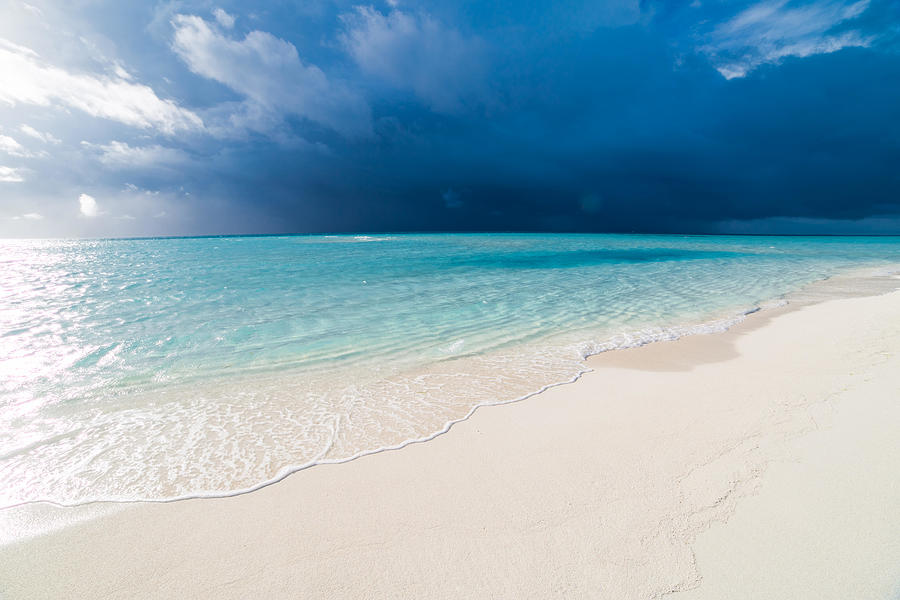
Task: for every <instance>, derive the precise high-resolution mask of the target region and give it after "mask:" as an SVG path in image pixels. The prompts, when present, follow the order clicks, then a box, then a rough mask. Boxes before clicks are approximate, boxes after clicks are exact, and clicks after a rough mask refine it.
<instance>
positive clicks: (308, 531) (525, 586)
mask: <svg viewBox="0 0 900 600" xmlns="http://www.w3.org/2000/svg"><path fill="white" fill-rule="evenodd" d="M894 287H896V286H894ZM898 350H900V293H897V292H893V293H887V294H881V295H875V296H869V297H853V298H843V299H834V300H829V301H825V302H819V303H810V302H806V303H804V302H795V303H792V304H789V305H788V306H785V307H781V308H773V309H769V310H765V311H761V312H759V313H756V314H753V315H750V316H749V317H748V318H746V319H745V320H744V321H743V322H741V323H739V324H738V325H736V326H734V327H732V328H731V329H730V330H728V331H727V332H724V333H716V334H711V335H694V336H688V337H684V338H681V339H679V340H676V341H670V342H660V343H654V344H650V345H647V346H644V347H640V348H634V349H627V350H619V351H615V352H607V353H603V354H600V355H597V356H594V357H592V358H590V359H588V366H589V367H590V368H591V371H590V372H588V373H586V374H585V375H584V376H582V377H581V378H580V379H579V380H578V381H577V382H575V383H572V384H570V385H562V386H558V387H554V388H551V389H549V390H547V391H545V392H544V393H541V394H539V395H537V396H534V397H531V398H528V399H526V400H524V401H521V402H518V403H512V404H506V405H503V406H491V407H482V408H480V409H478V410H477V411H476V412H475V413H474V414H473V415H472V416H471V417H470V418H469V419H468V420H466V421H463V422H460V423H457V424H456V425H454V426H453V427H452V428H451V429H450V431H449V432H448V433H446V434H444V435H440V436H438V437H436V438H435V439H433V440H431V441H428V442H426V443H418V444H411V445H408V446H406V447H405V448H402V449H400V450H395V451H386V452H381V453H376V454H372V455H368V456H364V457H361V458H359V459H357V460H354V461H351V462H348V463H344V464H335V465H318V466H315V467H313V468H310V469H307V470H304V471H301V472H299V473H296V474H294V475H292V476H290V477H287V478H286V479H284V480H283V481H281V482H279V483H277V484H274V485H271V486H268V487H265V488H263V489H260V490H258V491H256V492H253V493H249V494H243V495H238V496H234V497H228V498H218V499H196V500H184V501H177V502H170V503H131V504H128V503H126V504H109V505H87V506H84V507H74V508H60V507H53V506H49V505H46V504H27V505H23V506H20V507H15V508H11V509H6V510H5V511H3V515H2V518H3V523H5V527H6V528H7V530H8V531H13V530H14V533H13V534H12V535H7V536H5V537H6V538H12V539H6V543H5V544H4V545H3V546H2V547H0V592H2V594H0V595H2V597H3V598H8V599H18V598H61V597H70V598H76V597H78V598H153V597H191V598H245V597H256V596H265V597H270V598H292V597H304V598H336V597H340V598H397V597H433V598H459V597H494V598H547V597H572V598H658V597H662V596H666V595H668V594H675V595H674V596H673V597H676V598H677V597H684V598H722V597H728V598H743V597H747V598H750V597H766V598H797V597H810V598H812V597H815V598H848V597H853V598H894V597H896V593H897V590H898V586H900V530H898V522H897V520H896V518H895V515H896V514H897V511H898V510H900V486H898V484H897V480H896V477H895V474H896V473H897V472H900V471H898V469H900V444H897V440H896V431H898V425H900V402H898V398H900V354H898ZM48 524H49V525H48ZM42 527H43V528H44V530H43V532H42V533H37V534H35V533H34V532H35V531H40V530H41V528H42ZM30 532H31V533H30Z"/></svg>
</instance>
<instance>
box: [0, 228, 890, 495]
mask: <svg viewBox="0 0 900 600" xmlns="http://www.w3.org/2000/svg"><path fill="white" fill-rule="evenodd" d="M896 263H900V241H898V239H896V238H742V237H682V236H587V235H583V236H579V235H571V236H568V235H567V236H561V235H552V236H551V235H420V236H416V235H402V236H400V235H369V236H296V237H291V236H286V237H231V238H187V239H137V240H90V241H4V242H0V265H2V271H0V356H2V360H0V505H4V506H6V505H11V504H15V503H18V502H23V501H30V500H37V499H49V500H54V501H57V502H61V503H78V502H85V501H89V500H93V499H118V500H124V499H138V498H140V499H163V498H173V497H182V496H186V495H196V494H224V493H228V492H230V491H234V490H240V489H246V488H251V487H253V486H256V485H259V484H260V483H262V482H265V481H268V480H271V479H273V478H276V477H278V476H279V475H281V474H284V473H286V472H288V471H289V470H291V469H295V468H297V467H300V466H303V465H307V464H311V463H316V462H323V461H338V460H344V459H347V458H349V457H352V456H355V455H358V454H360V453H365V452H369V451H372V450H375V449H378V448H382V447H393V446H397V445H401V444H403V443H404V442H406V441H409V440H414V439H420V438H425V437H428V436H430V435H433V434H435V433H436V432H439V431H442V430H443V429H444V428H445V427H446V425H447V423H448V422H451V421H454V420H458V419H460V418H464V417H465V416H466V415H467V414H468V413H469V411H471V409H472V408H473V407H474V406H477V405H479V404H490V403H495V402H503V401H510V400H514V399H516V398H520V397H523V396H526V395H528V394H530V393H533V392H535V391H538V390H540V389H541V388H543V387H545V386H548V385H552V384H556V383H560V382H564V381H568V380H571V379H572V378H574V377H577V376H578V374H579V373H581V372H582V371H583V369H584V362H583V358H584V356H586V355H587V354H590V353H594V352H598V351H603V350H607V349H612V348H616V347H623V346H628V345H633V344H638V343H644V342H646V341H650V340H654V339H668V338H672V337H677V336H679V335H683V334H686V333H691V332H695V331H705V330H718V329H722V328H724V327H726V326H728V325H729V324H730V323H732V322H733V321H734V319H735V318H739V316H740V315H741V314H742V313H743V312H744V311H746V310H749V309H752V308H753V307H755V306H758V305H759V304H760V303H762V302H766V301H770V300H772V299H776V298H778V297H779V296H781V295H783V294H785V293H786V292H789V291H791V290H795V289H797V288H798V287H800V286H801V285H803V284H805V283H808V282H811V281H814V280H816V279H821V278H823V277H827V276H830V275H833V274H836V273H839V272H841V271H843V270H846V269H851V268H856V267H866V266H885V267H888V266H890V265H893V264H896Z"/></svg>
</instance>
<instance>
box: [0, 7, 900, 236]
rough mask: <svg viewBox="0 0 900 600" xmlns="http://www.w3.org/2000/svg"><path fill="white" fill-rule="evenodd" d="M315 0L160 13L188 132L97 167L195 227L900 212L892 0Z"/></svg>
mask: <svg viewBox="0 0 900 600" xmlns="http://www.w3.org/2000/svg"><path fill="white" fill-rule="evenodd" d="M320 4H321V6H320V5H316V6H317V7H318V8H316V10H311V9H310V10H305V11H298V10H296V9H295V7H292V5H290V4H289V3H272V4H271V5H270V6H264V7H262V8H261V9H260V10H259V11H257V12H256V13H254V14H253V15H248V14H241V12H240V11H239V10H236V8H237V6H236V5H235V7H229V6H225V9H226V10H229V12H230V13H231V14H232V15H233V16H234V23H231V22H230V21H229V20H228V19H227V18H226V19H224V20H220V21H217V20H216V19H215V18H214V17H213V16H212V15H211V14H210V12H209V10H208V9H207V10H206V12H203V13H202V14H201V13H200V11H199V10H196V9H192V7H191V6H189V5H187V4H177V5H175V4H170V5H167V6H162V7H157V8H156V12H155V13H154V14H155V15H156V17H155V18H156V21H154V23H155V24H153V25H152V26H147V31H149V32H150V33H148V34H147V35H148V36H150V37H151V38H152V39H156V40H158V41H157V45H156V46H154V48H155V50H154V52H156V53H159V52H160V46H162V47H164V49H165V50H166V51H168V52H169V53H170V54H171V56H170V57H168V59H167V60H169V61H170V62H169V63H167V64H168V65H169V67H168V68H169V69H170V70H171V72H172V74H173V77H171V78H168V80H169V82H171V85H172V86H173V88H172V95H173V97H176V98H177V99H183V100H182V101H181V102H180V103H179V105H178V108H179V109H183V110H190V111H192V113H195V114H197V115H198V117H199V118H201V119H202V120H203V122H204V127H205V128H206V129H205V131H204V132H202V133H198V132H194V131H192V132H189V135H182V136H180V139H177V140H173V139H168V140H163V141H162V142H160V141H156V140H149V141H139V140H137V139H130V140H125V141H123V142H121V143H126V144H130V146H127V147H128V148H137V147H138V146H139V143H140V145H141V147H146V148H150V149H153V148H154V144H155V147H156V148H157V150H155V152H157V155H158V156H159V157H160V160H162V159H167V160H168V161H169V163H170V164H166V165H162V166H160V165H144V166H145V167H146V168H145V169H143V170H140V172H135V171H134V169H132V171H131V172H129V171H127V170H126V169H124V168H121V165H120V168H118V170H116V169H114V168H113V167H114V166H115V164H116V163H115V161H116V160H119V161H126V162H127V161H129V160H131V161H132V162H133V161H135V160H137V159H138V158H139V156H138V155H137V154H135V153H133V152H132V154H130V155H125V156H120V155H121V154H122V152H119V153H118V154H116V152H112V151H110V152H109V153H110V154H111V156H110V157H108V158H107V161H106V163H105V164H101V165H100V167H98V169H100V170H98V171H97V174H96V177H97V178H98V179H100V180H103V178H106V179H108V180H109V181H114V182H116V185H122V183H123V182H124V181H125V179H124V178H125V177H126V176H127V177H128V178H130V179H129V180H130V181H139V185H141V186H146V188H147V189H151V188H152V189H161V190H163V191H165V190H170V191H171V190H174V189H176V188H179V189H180V188H184V187H185V183H188V184H189V185H188V187H189V188H190V194H191V195H190V197H187V196H183V195H182V196H179V197H178V198H179V199H178V203H179V204H180V205H181V206H183V207H184V209H185V220H184V221H183V223H182V227H183V228H185V229H188V230H190V231H198V232H199V231H203V232H209V231H207V229H209V228H210V226H211V223H214V227H215V228H217V229H220V230H232V231H246V230H247V228H248V227H252V228H255V229H258V230H265V231H338V230H340V231H349V230H573V231H633V230H638V231H686V230H687V231H718V230H721V229H722V228H723V224H727V227H726V228H730V229H731V230H735V231H737V230H740V231H744V232H746V231H752V230H753V228H754V227H757V228H759V229H760V230H766V229H768V230H771V227H770V226H769V225H766V223H770V224H771V223H777V224H778V227H779V228H780V230H779V231H781V232H784V231H786V230H789V229H790V227H791V223H797V224H798V228H802V229H804V231H807V230H810V228H813V229H814V230H816V231H820V232H822V231H829V230H839V229H842V228H848V226H847V225H846V224H847V223H850V222H856V223H857V225H856V226H854V227H855V229H856V230H858V229H859V227H860V226H862V225H859V224H865V223H869V222H876V221H877V223H878V224H879V232H883V231H884V229H885V227H887V225H885V224H886V223H891V222H894V221H892V220H891V219H895V218H896V215H898V214H900V176H898V172H900V168H898V159H900V109H898V107H900V77H898V75H900V54H898V42H897V39H898V33H897V28H896V23H897V22H898V18H900V13H898V4H897V2H884V1H882V2H877V1H872V2H869V1H867V0H863V1H858V2H850V1H839V0H818V1H814V2H781V1H779V2H760V3H733V2H703V3H701V2H692V3H655V2H641V3H638V2H608V3H601V4H600V5H597V4H596V3H593V4H591V5H590V6H589V5H587V4H585V6H584V7H581V8H579V7H577V6H575V7H570V10H563V8H561V7H560V6H559V5H558V3H544V4H541V3H515V4H513V5H511V6H508V7H500V6H495V5H494V4H493V3H471V2H469V3H459V4H453V3H442V4H440V5H435V4H426V3H416V4H414V3H405V4H401V5H399V6H397V7H395V8H392V7H390V6H386V5H383V6H378V5H376V6H369V5H365V6H356V5H353V4H349V3H348V4H340V3H329V2H322V3H320ZM231 8H235V10H230V9H231ZM307 8H309V7H307ZM159 15H166V16H164V17H160V16H159ZM177 15H195V16H181V17H178V16H177ZM226 16H230V15H226ZM123 18H124V17H123ZM133 20H139V19H136V18H135V19H133ZM129 48H132V49H133V44H132V45H130V46H129ZM185 66H187V67H188V68H187V69H185ZM154 69H155V70H156V71H160V73H161V72H162V70H163V69H162V67H160V66H159V65H157V66H155V67H154ZM186 71H190V72H192V73H193V75H191V73H190V72H186ZM175 74H177V75H175ZM176 80H177V81H176ZM210 80H212V81H214V82H218V83H216V86H213V87H210ZM191 81H196V85H191V84H190V82H191ZM182 88H183V89H184V91H183V92H178V90H180V89H182ZM260 89H265V90H268V91H267V92H266V93H260V91H259V90H260ZM170 137H171V136H170ZM89 144H92V145H90V146H87V147H86V148H87V149H88V150H90V149H92V151H93V156H94V157H95V158H96V157H98V156H100V157H102V156H103V153H102V152H101V151H100V150H98V148H101V149H102V148H112V146H110V144H109V142H108V141H107V142H106V143H105V144H104V141H103V140H91V141H90V142H89ZM115 148H117V149H119V150H121V146H117V147H115ZM170 148H171V151H170V150H168V149H170ZM175 151H177V153H176V152H175ZM84 152H87V150H84ZM179 153H180V154H179ZM145 155H146V156H148V157H149V156H151V155H152V153H151V154H145ZM142 156H143V155H142ZM179 158H183V160H181V161H180V162H179V160H178V159H179ZM0 162H2V161H0ZM173 162H174V163H176V164H174V165H173V164H171V163H173ZM132 166H133V165H132ZM154 169H155V170H154ZM173 171H175V173H174V174H173ZM117 177H118V178H119V179H120V180H121V181H118V180H116V178H117ZM211 199H215V202H213V201H212V200H211ZM211 210H212V211H214V212H215V219H213V220H210V218H209V215H210V211H211ZM23 212H24V209H23ZM872 218H875V219H876V221H871V219H872ZM767 219H768V221H767ZM773 219H775V220H774V221H773ZM866 219H869V220H866ZM740 223H744V224H745V225H736V224H740ZM842 223H843V224H842ZM854 227H850V228H854ZM816 228H817V229H816Z"/></svg>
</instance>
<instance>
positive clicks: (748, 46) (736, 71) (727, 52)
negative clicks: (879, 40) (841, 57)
mask: <svg viewBox="0 0 900 600" xmlns="http://www.w3.org/2000/svg"><path fill="white" fill-rule="evenodd" d="M795 4H796V3H793V2H789V1H788V0H767V1H764V2H759V3H757V4H754V5H753V6H750V7H749V8H747V9H745V10H743V11H742V12H740V13H738V14H737V15H736V16H734V17H733V18H732V19H730V20H728V21H725V22H724V23H721V24H719V25H718V26H717V27H715V29H713V31H712V32H711V33H710V34H709V36H708V43H707V44H705V45H704V46H702V47H701V49H700V50H701V51H702V52H704V53H705V54H707V55H709V56H710V57H711V58H712V59H713V63H714V64H715V66H716V69H717V70H718V71H719V73H721V74H722V76H723V77H725V78H726V79H733V78H736V77H743V76H745V75H746V74H747V73H749V72H750V71H752V70H753V69H755V68H756V67H758V66H760V65H762V64H766V63H769V64H773V63H776V64H777V63H778V62H780V61H781V60H782V59H784V58H787V57H791V56H794V57H798V58H803V57H807V56H812V55H815V54H827V53H830V52H836V51H838V50H840V49H841V48H847V47H854V46H863V47H865V46H868V45H870V44H871V43H872V41H873V38H871V37H869V36H865V35H863V34H862V33H861V32H860V31H858V30H854V29H846V30H844V31H840V32H836V31H834V29H835V28H836V27H837V26H839V25H841V24H844V23H846V22H848V21H852V20H853V19H855V18H856V17H858V16H860V15H861V14H862V13H863V12H865V10H866V9H867V8H868V7H869V0H858V1H857V2H852V3H848V2H847V1H846V0H819V1H816V2H811V3H808V4H804V5H801V6H795Z"/></svg>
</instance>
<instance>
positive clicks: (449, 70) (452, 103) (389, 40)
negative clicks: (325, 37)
mask: <svg viewBox="0 0 900 600" xmlns="http://www.w3.org/2000/svg"><path fill="white" fill-rule="evenodd" d="M341 21H342V22H343V24H344V31H343V33H342V34H341V35H340V40H341V43H342V44H343V46H344V48H345V50H346V51H347V52H348V53H349V54H350V56H351V57H353V60H354V61H356V64H357V65H358V66H359V68H360V69H361V70H362V71H363V72H364V73H366V74H368V75H371V76H373V77H376V78H378V79H381V80H382V81H384V82H386V83H387V84H389V85H391V86H393V87H396V88H398V89H408V90H411V91H412V92H413V93H415V94H416V96H418V97H419V98H420V99H422V100H423V101H424V102H426V103H427V104H428V105H430V106H431V108H433V109H434V110H436V111H439V112H454V111H456V110H458V109H459V108H460V107H461V106H462V105H463V104H465V100H466V99H467V98H471V97H473V96H477V95H478V93H479V91H480V88H481V86H482V84H483V78H484V74H485V57H484V47H483V44H482V42H481V41H480V40H479V39H477V38H466V37H464V36H463V35H462V34H461V33H460V32H459V31H457V30H455V29H452V28H448V27H445V26H444V25H442V24H441V23H439V22H438V21H436V20H435V19H434V18H432V17H430V16H428V15H422V14H420V15H412V14H409V13H405V12H403V11H400V10H391V11H390V12H389V13H388V14H387V15H385V14H383V13H381V12H379V11H377V10H375V9H374V8H373V7H371V6H357V7H356V10H355V12H353V13H349V14H345V15H342V16H341Z"/></svg>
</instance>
